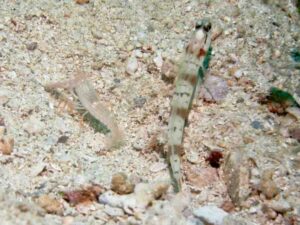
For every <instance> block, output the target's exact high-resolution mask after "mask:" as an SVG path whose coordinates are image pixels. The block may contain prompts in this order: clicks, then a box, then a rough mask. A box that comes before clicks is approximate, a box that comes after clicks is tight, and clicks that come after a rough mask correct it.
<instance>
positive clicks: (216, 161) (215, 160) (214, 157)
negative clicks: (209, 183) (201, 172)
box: [205, 150, 223, 168]
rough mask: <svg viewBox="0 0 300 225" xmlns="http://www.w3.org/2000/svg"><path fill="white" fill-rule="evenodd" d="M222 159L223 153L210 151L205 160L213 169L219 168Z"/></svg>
mask: <svg viewBox="0 0 300 225" xmlns="http://www.w3.org/2000/svg"><path fill="white" fill-rule="evenodd" d="M222 158H223V153H222V152H220V151H216V150H214V151H211V152H210V153H209V156H208V157H207V158H206V159H205V160H206V161H208V162H209V164H210V165H211V166H212V167H214V168H219V167H220V164H221V159H222Z"/></svg>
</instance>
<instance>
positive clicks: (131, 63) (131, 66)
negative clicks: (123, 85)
mask: <svg viewBox="0 0 300 225" xmlns="http://www.w3.org/2000/svg"><path fill="white" fill-rule="evenodd" d="M137 69H138V61H137V59H136V58H135V57H130V58H129V59H128V62H127V66H126V73H128V74H129V75H134V73H135V72H136V71H137Z"/></svg>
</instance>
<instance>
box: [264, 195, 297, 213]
mask: <svg viewBox="0 0 300 225" xmlns="http://www.w3.org/2000/svg"><path fill="white" fill-rule="evenodd" d="M268 206H269V207H270V208H271V209H273V210H275V211H276V212H278V213H286V212H287V211H290V210H291V209H292V207H291V205H290V203H288V202H287V201H286V200H285V199H284V198H283V197H281V198H280V199H279V200H272V201H270V202H269V204H268Z"/></svg>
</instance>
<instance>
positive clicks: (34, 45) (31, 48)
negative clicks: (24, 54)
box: [26, 42, 37, 51]
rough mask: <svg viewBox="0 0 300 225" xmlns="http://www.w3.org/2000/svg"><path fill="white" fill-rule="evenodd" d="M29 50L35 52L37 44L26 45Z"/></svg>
mask: <svg viewBox="0 0 300 225" xmlns="http://www.w3.org/2000/svg"><path fill="white" fill-rule="evenodd" d="M26 48H27V50H29V51H33V50H35V49H36V48H37V43H36V42H31V43H29V44H27V45H26Z"/></svg>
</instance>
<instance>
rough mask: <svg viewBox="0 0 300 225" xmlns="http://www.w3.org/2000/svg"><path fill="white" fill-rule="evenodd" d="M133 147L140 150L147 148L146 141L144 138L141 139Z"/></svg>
mask: <svg viewBox="0 0 300 225" xmlns="http://www.w3.org/2000/svg"><path fill="white" fill-rule="evenodd" d="M132 147H133V148H134V149H135V150H138V151H140V150H143V149H144V148H145V142H144V140H142V139H139V140H137V141H135V142H134V143H133V146H132Z"/></svg>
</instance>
